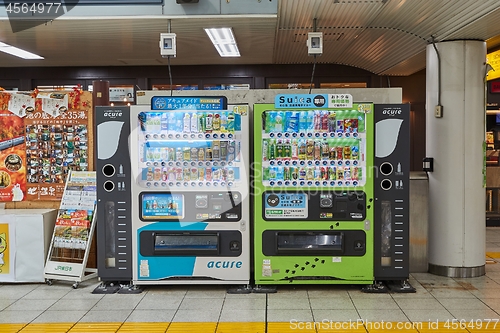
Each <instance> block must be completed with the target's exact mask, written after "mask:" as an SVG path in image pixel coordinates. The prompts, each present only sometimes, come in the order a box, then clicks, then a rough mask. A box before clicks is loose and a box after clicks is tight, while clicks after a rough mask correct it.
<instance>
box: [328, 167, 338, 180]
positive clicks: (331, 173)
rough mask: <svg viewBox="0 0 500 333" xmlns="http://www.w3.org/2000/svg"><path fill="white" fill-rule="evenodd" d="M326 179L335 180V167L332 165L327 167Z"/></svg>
mask: <svg viewBox="0 0 500 333" xmlns="http://www.w3.org/2000/svg"><path fill="white" fill-rule="evenodd" d="M328 180H337V169H336V168H335V167H334V166H332V167H329V168H328Z"/></svg>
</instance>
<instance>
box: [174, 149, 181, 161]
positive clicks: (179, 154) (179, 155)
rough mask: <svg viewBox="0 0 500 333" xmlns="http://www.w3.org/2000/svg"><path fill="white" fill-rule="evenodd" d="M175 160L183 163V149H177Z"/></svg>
mask: <svg viewBox="0 0 500 333" xmlns="http://www.w3.org/2000/svg"><path fill="white" fill-rule="evenodd" d="M175 160H176V161H179V162H182V149H181V148H177V149H176V150H175Z"/></svg>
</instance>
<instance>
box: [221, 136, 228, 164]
mask: <svg viewBox="0 0 500 333" xmlns="http://www.w3.org/2000/svg"><path fill="white" fill-rule="evenodd" d="M227 146H228V142H227V141H221V142H220V159H221V161H225V160H226V159H227Z"/></svg>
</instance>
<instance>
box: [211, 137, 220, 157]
mask: <svg viewBox="0 0 500 333" xmlns="http://www.w3.org/2000/svg"><path fill="white" fill-rule="evenodd" d="M212 160H214V161H218V160H220V141H218V140H214V141H213V142H212Z"/></svg>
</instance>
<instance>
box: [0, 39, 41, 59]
mask: <svg viewBox="0 0 500 333" xmlns="http://www.w3.org/2000/svg"><path fill="white" fill-rule="evenodd" d="M0 52H5V53H8V54H11V55H13V56H16V57H19V58H23V59H44V58H43V57H41V56H39V55H37V54H34V53H31V52H28V51H25V50H22V49H20V48H17V47H15V46H12V45H9V44H5V43H2V42H0Z"/></svg>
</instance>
